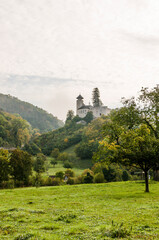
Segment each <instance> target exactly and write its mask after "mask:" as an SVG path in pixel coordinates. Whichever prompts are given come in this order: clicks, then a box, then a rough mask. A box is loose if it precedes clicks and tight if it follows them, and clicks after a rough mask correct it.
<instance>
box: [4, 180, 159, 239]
mask: <svg viewBox="0 0 159 240" xmlns="http://www.w3.org/2000/svg"><path fill="white" fill-rule="evenodd" d="M150 191H151V192H150V193H144V183H142V182H120V183H117V182H115V183H106V184H92V185H74V186H58V187H42V188H21V189H13V190H1V191H0V199H1V202H0V203H1V204H0V239H8V240H9V239H14V240H24V239H25V240H26V239H30V240H33V239H34V240H44V239H45V240H62V239H66V240H67V239H86V240H88V239H94V240H95V239H145V240H151V239H159V183H153V182H152V183H151V184H150ZM124 237H125V238H124Z"/></svg>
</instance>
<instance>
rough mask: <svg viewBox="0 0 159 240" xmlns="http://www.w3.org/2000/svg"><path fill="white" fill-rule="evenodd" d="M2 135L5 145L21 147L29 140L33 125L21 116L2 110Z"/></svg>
mask: <svg viewBox="0 0 159 240" xmlns="http://www.w3.org/2000/svg"><path fill="white" fill-rule="evenodd" d="M0 137H1V138H0V144H1V146H3V147H10V146H11V147H18V146H19V147H21V146H23V145H24V144H27V143H28V142H29V140H30V138H31V127H30V125H29V123H28V122H27V121H26V120H24V119H22V118H21V117H19V116H15V115H12V114H9V113H6V112H4V111H0Z"/></svg>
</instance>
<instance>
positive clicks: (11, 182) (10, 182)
mask: <svg viewBox="0 0 159 240" xmlns="http://www.w3.org/2000/svg"><path fill="white" fill-rule="evenodd" d="M0 187H1V188H8V189H13V188H14V180H13V179H10V180H8V181H2V182H1V184H0Z"/></svg>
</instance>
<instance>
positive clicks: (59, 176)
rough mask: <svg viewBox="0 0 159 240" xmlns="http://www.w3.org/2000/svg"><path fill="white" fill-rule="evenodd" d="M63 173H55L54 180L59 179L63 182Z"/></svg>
mask: <svg viewBox="0 0 159 240" xmlns="http://www.w3.org/2000/svg"><path fill="white" fill-rule="evenodd" d="M64 175H65V174H64V172H62V171H59V172H57V173H56V175H55V176H56V178H59V179H61V180H63V179H64Z"/></svg>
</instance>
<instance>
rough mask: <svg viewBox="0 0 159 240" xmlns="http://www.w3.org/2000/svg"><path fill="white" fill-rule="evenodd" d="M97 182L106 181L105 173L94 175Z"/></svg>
mask: <svg viewBox="0 0 159 240" xmlns="http://www.w3.org/2000/svg"><path fill="white" fill-rule="evenodd" d="M94 182H95V183H104V175H103V173H97V174H96V175H95V177H94Z"/></svg>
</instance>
